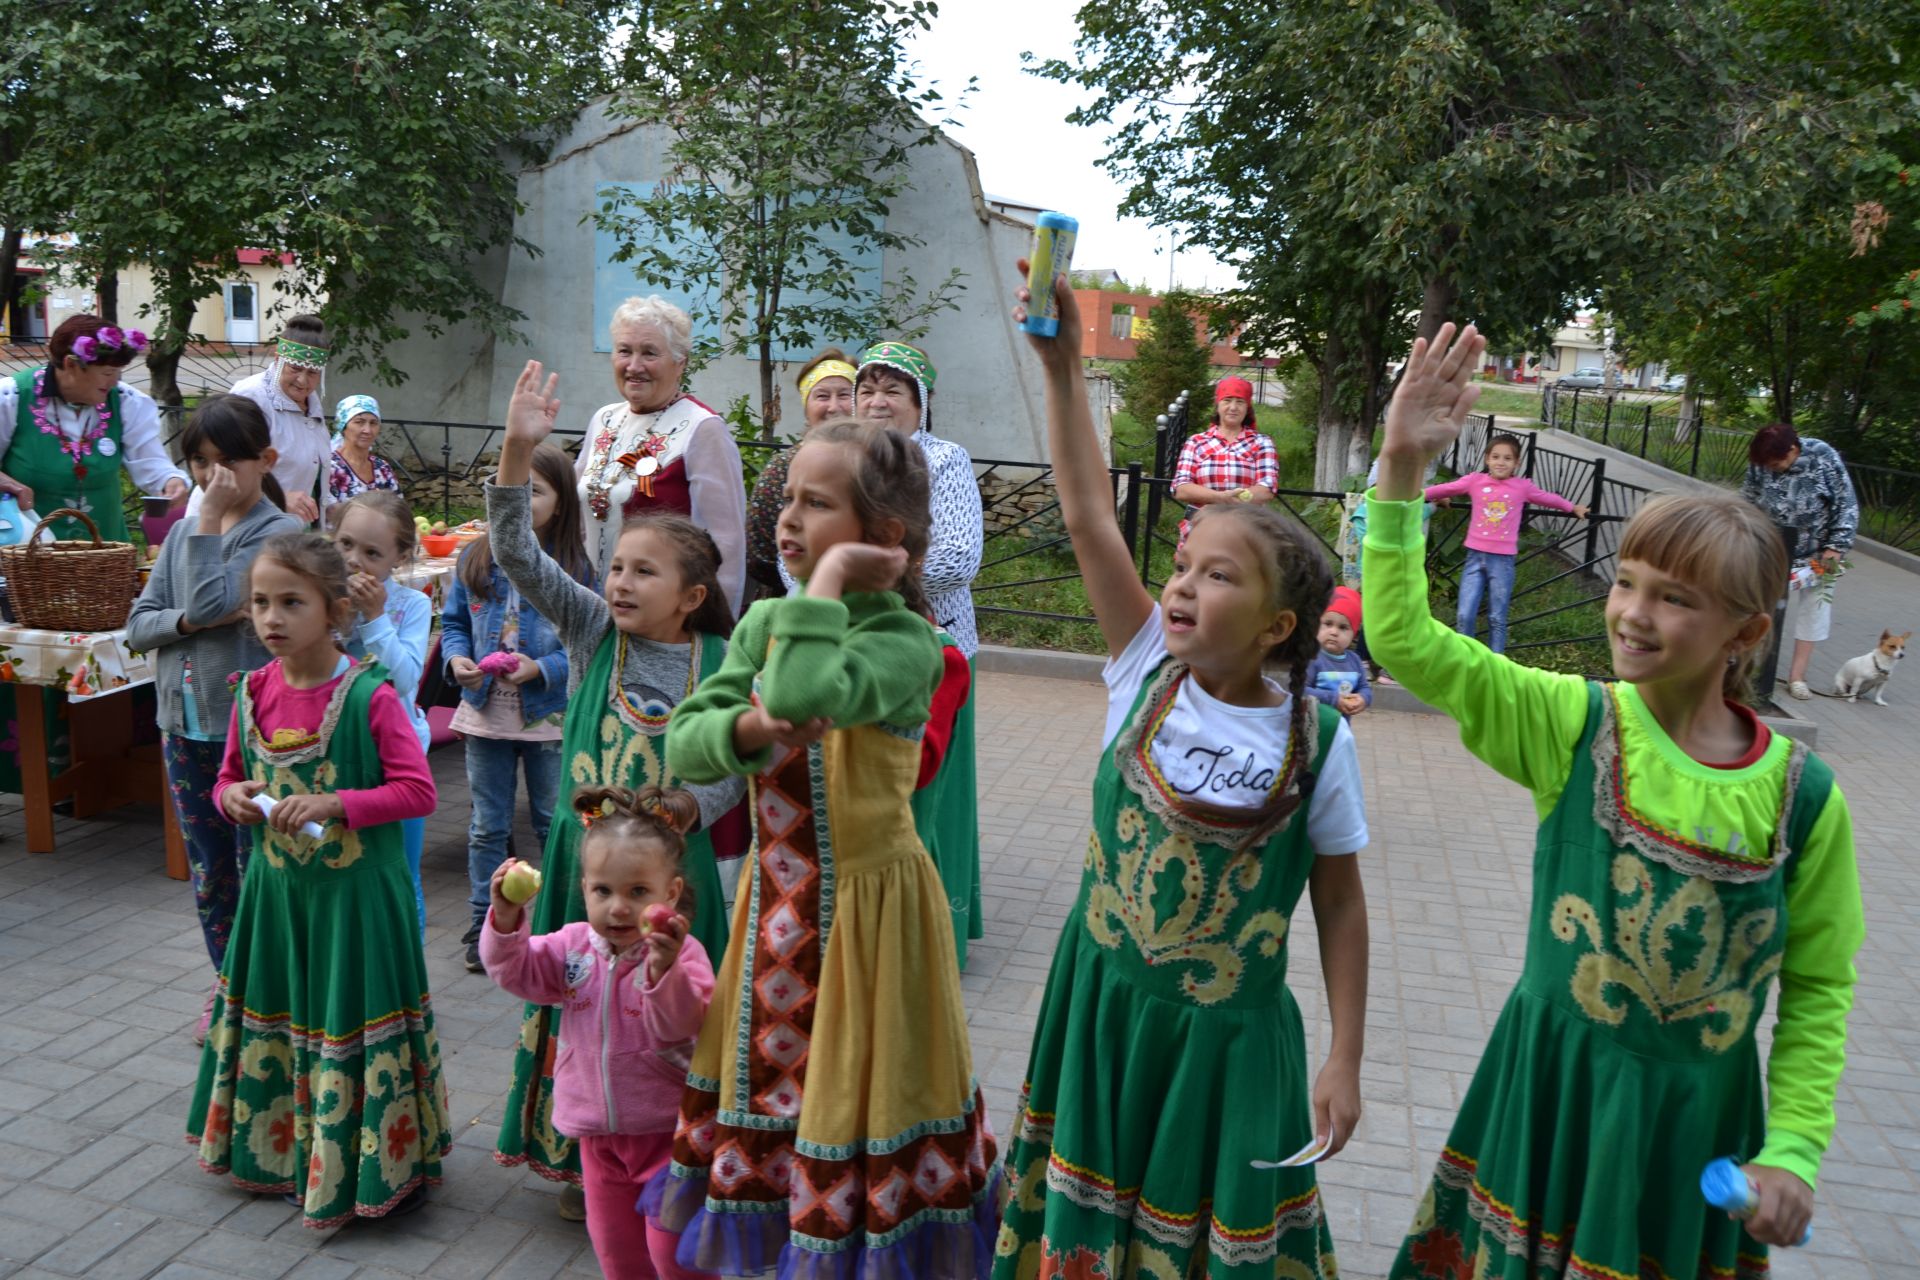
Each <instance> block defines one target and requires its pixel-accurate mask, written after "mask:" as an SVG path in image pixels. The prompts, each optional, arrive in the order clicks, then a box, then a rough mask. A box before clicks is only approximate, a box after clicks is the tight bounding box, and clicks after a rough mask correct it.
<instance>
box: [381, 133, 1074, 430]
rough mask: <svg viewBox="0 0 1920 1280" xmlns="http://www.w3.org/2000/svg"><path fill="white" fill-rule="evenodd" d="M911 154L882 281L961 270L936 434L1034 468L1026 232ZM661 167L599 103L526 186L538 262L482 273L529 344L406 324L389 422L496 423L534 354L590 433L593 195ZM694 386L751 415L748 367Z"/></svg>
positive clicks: (521, 254)
mask: <svg viewBox="0 0 1920 1280" xmlns="http://www.w3.org/2000/svg"><path fill="white" fill-rule="evenodd" d="M909 155H910V157H911V160H910V163H911V173H910V180H909V182H910V185H909V190H908V191H907V192H906V194H904V195H903V196H902V197H900V198H899V199H898V200H897V201H896V202H895V203H894V206H893V208H892V210H891V211H890V214H889V218H888V226H889V228H890V229H891V230H894V231H898V232H901V233H904V234H906V235H910V236H914V237H917V238H919V239H920V240H921V242H922V244H921V247H920V248H919V249H916V250H912V251H910V252H908V253H904V254H895V253H889V254H887V255H885V258H884V259H883V261H882V264H881V267H882V270H883V272H884V275H885V278H886V279H887V280H888V281H889V282H893V281H896V280H897V279H898V278H899V276H900V274H901V272H902V271H903V270H905V271H908V272H910V273H911V274H912V276H913V277H914V278H915V280H916V281H917V282H918V283H919V286H920V288H921V289H922V290H923V291H924V290H925V289H926V287H928V286H929V285H930V284H932V283H934V282H937V281H939V280H942V279H944V278H945V277H946V275H947V273H948V272H949V271H950V270H952V269H955V268H957V269H959V271H960V272H961V273H962V278H961V281H960V291H959V292H958V294H957V295H956V301H957V303H958V307H957V309H955V310H951V311H945V312H942V313H940V314H939V315H938V316H936V317H934V318H933V320H932V321H931V327H930V329H929V331H928V333H927V334H926V336H925V337H924V338H923V339H922V340H921V341H922V344H923V345H924V346H925V348H926V349H927V352H928V354H929V355H930V356H931V357H932V358H933V362H934V365H935V367H936V369H937V370H938V374H939V379H938V382H937V385H936V388H935V397H934V401H933V405H934V425H935V429H936V430H938V431H939V432H940V433H941V434H942V435H945V436H948V437H950V438H952V439H954V440H957V441H959V442H960V443H961V444H963V445H965V446H966V447H967V449H968V450H969V451H971V452H972V453H973V454H975V455H976V456H978V457H985V458H1009V459H1018V460H1027V459H1043V458H1044V457H1045V456H1046V429H1045V421H1044V418H1043V416H1042V412H1043V404H1042V398H1041V394H1042V388H1041V385H1040V380H1039V374H1038V368H1037V366H1036V365H1035V363H1034V361H1033V359H1032V357H1031V356H1030V355H1029V354H1028V352H1027V351H1026V350H1025V347H1024V342H1023V341H1022V340H1021V339H1020V336H1019V335H1018V334H1017V333H1016V332H1015V330H1014V328H1013V325H1012V323H1011V322H1010V320H1009V319H1008V314H1009V312H1010V310H1011V309H1012V306H1013V290H1014V288H1015V287H1016V286H1017V285H1018V283H1019V281H1018V279H1017V277H1016V276H1015V273H1014V267H1013V264H1014V261H1015V259H1017V258H1019V257H1020V256H1021V255H1022V254H1024V253H1025V251H1026V249H1027V246H1028V241H1029V238H1030V236H1031V228H1030V227H1029V226H1027V225H1025V224H1023V223H1021V222H1019V221H1018V220H1016V219H1014V218H1012V217H1009V216H1007V215H1005V214H1001V213H996V212H994V211H993V210H992V209H990V208H989V207H988V206H987V204H986V202H985V199H984V197H983V194H982V192H981V189H980V179H979V174H978V172H977V170H976V169H975V166H974V163H973V156H972V154H971V153H970V152H968V151H967V150H966V149H965V148H963V147H961V146H959V145H957V144H955V143H953V142H951V141H948V140H946V139H944V138H943V139H942V140H941V141H940V142H939V143H937V144H936V145H933V146H928V147H918V148H914V149H913V150H912V151H910V153H909ZM663 160H664V139H663V137H662V135H660V134H659V133H657V132H655V131H651V130H647V129H641V128H637V127H635V126H633V125H632V124H631V123H629V122H626V121H622V120H619V119H616V118H614V117H613V116H612V115H611V114H610V113H609V112H608V111H607V110H606V109H605V107H604V105H600V106H595V107H592V108H589V109H588V110H587V111H585V112H583V113H582V115H581V117H580V119H579V120H578V121H576V122H575V125H574V127H573V128H572V130H571V131H570V132H569V133H568V135H567V136H566V137H565V138H564V139H563V140H562V141H561V142H560V144H559V145H558V146H557V147H556V148H555V150H554V153H553V158H552V159H551V160H549V161H548V162H547V163H545V164H543V165H540V166H537V167H534V168H530V169H528V170H526V171H525V172H523V173H522V174H521V176H520V184H519V196H520V200H521V203H522V206H523V208H524V212H523V213H522V215H521V217H520V219H519V221H518V223H517V224H516V227H515V230H516V232H517V234H518V235H519V236H520V237H521V238H523V239H525V240H527V241H529V242H531V243H532V244H534V245H537V246H538V247H539V249H540V253H539V254H538V255H537V256H536V255H532V254H529V253H527V252H526V251H525V250H521V249H505V248H503V249H499V250H496V251H495V252H493V253H492V254H490V255H488V257H487V258H486V260H485V261H483V262H482V263H480V264H479V265H480V269H481V272H482V274H483V275H484V277H485V278H486V279H487V281H488V283H489V285H490V286H491V287H492V288H494V289H495V290H496V291H497V296H498V297H499V298H500V300H501V301H502V302H503V303H505V304H506V305H508V306H510V307H513V308H515V309H517V310H518V311H520V312H522V313H523V314H524V316H525V319H524V320H523V321H522V322H521V323H520V326H519V328H520V330H521V332H522V333H523V334H524V335H526V340H525V341H524V342H522V343H519V344H508V343H500V342H495V341H494V340H492V339H489V338H486V337H485V336H484V335H482V334H480V333H478V332H477V331H476V330H475V329H474V328H473V327H472V326H470V325H467V326H453V327H451V328H449V329H448V330H447V331H446V332H445V333H444V334H442V335H441V336H439V337H434V336H431V335H429V334H428V333H427V332H426V330H425V327H424V325H423V324H419V323H414V324H409V325H408V327H409V328H410V329H411V330H412V336H410V337H409V338H407V339H406V340H405V341H403V342H401V343H399V344H397V345H395V346H393V347H390V348H389V349H388V351H387V355H388V357H389V358H390V359H391V360H393V361H394V363H395V364H396V365H398V367H400V368H402V369H404V370H406V371H407V372H408V374H409V378H408V380H407V382H406V383H405V384H403V385H402V386H400V387H398V388H389V389H386V390H385V391H383V392H382V393H381V404H382V406H383V408H384V409H385V410H386V412H387V414H388V416H389V417H398V418H414V419H429V420H443V421H462V422H496V421H498V419H499V417H500V415H501V414H502V413H503V412H504V410H505V406H506V402H507V399H508V397H509V395H510V394H511V393H512V389H513V383H514V379H515V378H516V377H517V376H518V375H519V373H520V370H521V368H522V367H523V366H524V364H525V362H526V361H527V360H528V359H530V358H532V359H539V360H541V361H542V362H544V363H545V364H546V365H547V367H548V368H549V369H550V370H552V371H554V372H557V373H558V374H559V375H560V395H561V398H562V399H563V401H564V402H565V407H564V408H563V409H562V417H563V420H564V421H565V422H566V423H568V424H571V425H575V426H578V425H583V424H584V423H585V422H586V420H587V418H588V417H589V415H591V413H592V412H593V411H594V410H595V409H597V408H598V407H599V406H600V405H602V404H605V403H607V402H609V401H611V400H612V399H614V398H615V391H614V385H613V379H612V372H611V368H610V365H609V362H608V357H607V355H606V354H605V351H604V348H605V347H606V345H607V344H606V338H605V335H604V334H602V333H599V332H597V331H596V325H595V322H594V313H595V306H594V300H595V290H596V283H598V284H599V285H600V286H601V288H602V290H603V291H604V288H605V286H606V274H605V273H606V272H607V270H608V266H607V264H605V263H604V262H602V261H601V254H600V253H599V252H598V251H597V250H596V245H595V230H594V226H593V222H592V219H591V216H590V215H591V214H592V213H593V212H594V211H595V210H596V209H597V207H598V193H599V191H600V190H601V188H603V187H605V186H607V185H609V184H619V185H623V186H628V187H636V188H638V187H644V186H646V185H648V184H650V183H653V182H656V181H658V180H659V179H660V178H662V177H663V176H664V163H663ZM583 219H585V221H583ZM596 277H598V281H597V280H596ZM651 291H652V290H647V289H635V290H634V292H651ZM402 323H403V324H404V323H406V321H405V320H404V319H403V320H402ZM885 336H888V335H884V334H849V333H823V334H819V335H817V344H818V345H821V346H824V345H827V344H830V343H831V344H837V345H839V346H842V347H844V348H847V349H848V350H853V349H855V348H856V347H858V346H861V345H864V344H865V343H866V342H869V341H872V340H874V339H876V338H880V337H885ZM802 359H804V357H802ZM797 371H798V366H797V364H795V365H793V366H788V367H785V368H784V373H783V377H782V386H783V388H784V389H785V391H786V395H785V398H784V405H783V417H782V422H781V430H782V432H783V433H784V434H793V433H794V432H795V431H797V429H798V426H799V423H800V411H799V405H798V403H797V398H796V396H795V394H794V392H793V388H792V379H793V375H794V373H796V372H797ZM688 387H689V389H690V390H691V391H692V392H693V394H695V395H697V396H699V397H700V399H702V400H703V401H705V402H706V403H707V404H709V405H712V406H713V407H714V408H715V409H717V410H720V411H724V410H725V409H726V407H727V405H728V404H729V403H731V402H732V401H733V400H734V399H735V398H736V397H738V396H741V395H748V396H750V397H752V400H753V403H755V404H756V405H757V403H758V398H759V376H758V365H757V363H756V362H755V361H753V360H750V359H747V358H745V357H722V358H721V359H719V360H717V361H716V362H714V363H713V364H711V365H709V366H708V367H706V368H705V369H702V370H701V371H699V372H698V373H697V374H695V375H694V376H693V377H691V378H690V379H689V382H688Z"/></svg>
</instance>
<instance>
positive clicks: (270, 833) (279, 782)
mask: <svg viewBox="0 0 1920 1280" xmlns="http://www.w3.org/2000/svg"><path fill="white" fill-rule="evenodd" d="M264 767H265V770H266V776H265V777H264V778H263V779H262V781H264V782H265V783H266V784H267V785H266V788H265V790H266V794H268V795H270V796H272V797H273V800H274V803H276V804H278V803H279V802H280V801H282V800H285V799H286V798H287V797H288V796H306V795H333V794H334V793H336V792H338V791H339V790H340V768H339V766H338V765H337V764H335V763H334V762H333V761H332V760H322V761H321V762H320V763H319V764H318V765H316V766H314V770H313V782H312V784H311V785H309V784H308V783H305V782H302V781H301V780H300V775H299V774H297V773H295V772H294V771H293V770H291V769H278V768H275V767H273V766H272V765H270V764H269V765H265V766H264ZM320 825H321V826H322V827H324V828H325V829H326V838H325V839H323V840H315V839H313V838H312V837H311V836H305V835H301V834H300V833H299V832H297V831H296V832H294V833H292V834H291V835H289V834H287V833H286V832H282V831H276V830H275V829H274V828H273V827H272V826H271V825H266V824H263V825H262V826H261V828H260V852H262V853H264V854H265V855H266V856H267V861H268V862H269V863H270V864H271V865H273V866H275V867H279V868H284V867H285V866H286V865H287V864H288V863H289V862H292V863H294V864H296V865H298V866H302V867H304V866H306V865H307V864H308V863H310V862H312V861H313V858H314V855H315V854H317V853H319V852H320V851H321V850H322V849H327V848H333V849H334V852H332V853H329V854H328V855H327V856H326V857H324V858H322V859H320V861H321V862H323V863H325V864H326V865H327V866H329V867H332V868H333V869H334V870H335V871H338V870H340V869H341V868H343V867H350V866H352V865H353V864H354V863H356V862H358V861H360V858H361V855H362V854H364V853H365V852H366V849H365V848H364V847H363V846H362V844H361V842H360V833H359V832H358V831H352V830H349V829H348V827H347V825H346V823H345V822H344V821H334V822H323V823H321V824H320ZM336 833H337V834H336Z"/></svg>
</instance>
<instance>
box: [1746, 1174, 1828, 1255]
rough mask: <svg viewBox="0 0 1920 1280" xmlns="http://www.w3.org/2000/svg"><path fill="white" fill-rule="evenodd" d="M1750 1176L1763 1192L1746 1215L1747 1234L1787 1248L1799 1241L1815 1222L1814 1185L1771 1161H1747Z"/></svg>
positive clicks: (1764, 1242)
mask: <svg viewBox="0 0 1920 1280" xmlns="http://www.w3.org/2000/svg"><path fill="white" fill-rule="evenodd" d="M1740 1172H1742V1173H1744V1174H1746V1175H1747V1180H1748V1181H1749V1182H1751V1183H1753V1185H1754V1188H1755V1189H1756V1190H1758V1191H1759V1193H1760V1202H1759V1204H1758V1205H1756V1206H1755V1207H1754V1210H1753V1213H1752V1215H1751V1216H1749V1217H1748V1218H1747V1234H1748V1235H1750V1236H1752V1237H1753V1238H1754V1239H1755V1240H1758V1241H1759V1242H1760V1243H1761V1244H1772V1245H1780V1246H1782V1247H1787V1246H1791V1245H1796V1244H1799V1243H1800V1240H1801V1238H1802V1237H1803V1236H1805V1235H1806V1234H1807V1223H1809V1222H1811V1221H1813V1188H1812V1187H1810V1186H1808V1185H1807V1184H1806V1183H1805V1182H1802V1181H1801V1180H1800V1177H1799V1175H1797V1174H1793V1173H1789V1172H1787V1171H1786V1170H1785V1169H1779V1168H1775V1167H1774V1166H1773V1165H1770V1164H1746V1165H1741V1166H1740Z"/></svg>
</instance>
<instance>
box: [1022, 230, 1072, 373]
mask: <svg viewBox="0 0 1920 1280" xmlns="http://www.w3.org/2000/svg"><path fill="white" fill-rule="evenodd" d="M1016 265H1017V266H1018V267H1019V268H1020V281H1021V284H1020V287H1019V288H1018V289H1016V290H1014V294H1013V296H1014V297H1015V298H1016V299H1018V301H1017V302H1016V303H1015V304H1014V308H1013V322H1014V323H1015V324H1024V323H1025V322H1026V319H1027V307H1028V305H1029V304H1030V303H1032V301H1033V294H1032V292H1031V291H1030V290H1029V289H1028V288H1027V286H1026V279H1027V271H1028V270H1029V267H1030V265H1031V264H1030V263H1028V261H1027V260H1026V259H1025V258H1022V259H1020V261H1019V262H1018V263H1017V264H1016ZM1053 296H1054V300H1055V301H1056V303H1057V304H1058V305H1059V308H1060V331H1059V332H1058V333H1056V334H1054V335H1053V337H1051V338H1047V337H1042V336H1041V335H1040V334H1037V333H1029V334H1027V342H1028V343H1030V344H1031V345H1032V347H1033V349H1034V351H1035V353H1036V354H1038V355H1039V357H1040V363H1041V364H1043V365H1045V366H1046V367H1047V370H1048V371H1049V372H1052V373H1065V372H1067V371H1068V370H1070V369H1077V368H1079V367H1080V301H1079V299H1077V298H1075V297H1074V296H1073V286H1072V285H1071V284H1070V283H1069V282H1068V281H1067V278H1066V277H1065V276H1055V277H1054V278H1053Z"/></svg>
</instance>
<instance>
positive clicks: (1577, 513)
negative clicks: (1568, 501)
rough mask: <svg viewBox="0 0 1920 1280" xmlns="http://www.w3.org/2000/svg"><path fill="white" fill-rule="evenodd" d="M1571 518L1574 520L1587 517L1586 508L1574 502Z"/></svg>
mask: <svg viewBox="0 0 1920 1280" xmlns="http://www.w3.org/2000/svg"><path fill="white" fill-rule="evenodd" d="M1573 518H1574V519H1576V520H1585V519H1586V518H1587V509H1586V508H1585V507H1583V506H1581V505H1579V504H1578V503H1575V504H1574V508H1573Z"/></svg>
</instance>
